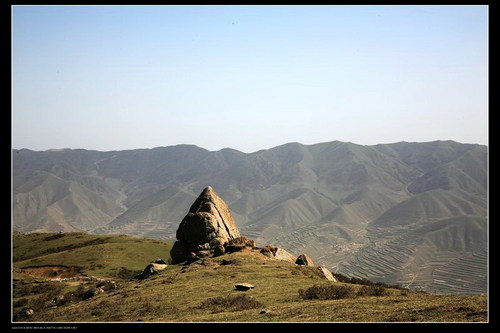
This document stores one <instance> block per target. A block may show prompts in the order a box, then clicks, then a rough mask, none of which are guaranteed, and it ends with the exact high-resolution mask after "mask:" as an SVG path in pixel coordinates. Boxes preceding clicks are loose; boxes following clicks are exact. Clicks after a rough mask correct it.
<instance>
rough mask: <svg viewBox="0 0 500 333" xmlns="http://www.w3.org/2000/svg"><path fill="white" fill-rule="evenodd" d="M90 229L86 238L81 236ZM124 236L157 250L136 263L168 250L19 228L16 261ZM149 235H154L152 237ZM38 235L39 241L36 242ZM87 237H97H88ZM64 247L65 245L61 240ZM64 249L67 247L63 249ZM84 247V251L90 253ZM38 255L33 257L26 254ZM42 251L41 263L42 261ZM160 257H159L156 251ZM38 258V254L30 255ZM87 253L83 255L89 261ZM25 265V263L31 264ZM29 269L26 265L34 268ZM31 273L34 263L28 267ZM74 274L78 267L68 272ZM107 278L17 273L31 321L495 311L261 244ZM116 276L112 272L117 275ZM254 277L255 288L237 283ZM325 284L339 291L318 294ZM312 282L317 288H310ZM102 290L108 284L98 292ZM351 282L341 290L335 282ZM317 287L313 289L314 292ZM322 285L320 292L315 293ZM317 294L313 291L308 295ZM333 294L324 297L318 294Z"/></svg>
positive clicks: (421, 317) (423, 316)
mask: <svg viewBox="0 0 500 333" xmlns="http://www.w3.org/2000/svg"><path fill="white" fill-rule="evenodd" d="M78 237H80V238H78ZM98 239H101V240H103V239H104V242H103V243H102V244H108V245H111V244H119V245H121V246H123V247H124V248H125V249H122V250H121V251H127V250H128V248H134V249H135V250H136V251H137V250H138V249H140V248H141V246H143V247H144V248H148V249H150V252H146V251H144V252H143V251H137V253H136V254H135V256H134V257H129V259H130V260H131V262H130V266H128V265H129V263H125V265H127V266H126V267H127V268H131V267H132V266H133V265H135V263H139V262H141V261H142V266H145V265H147V264H148V263H149V262H150V260H151V255H152V254H154V255H157V254H158V253H161V256H162V257H163V258H164V259H165V260H167V259H168V258H166V257H165V256H164V254H166V253H168V251H165V250H166V246H165V244H164V243H163V242H160V241H156V242H152V241H150V240H141V239H134V238H131V237H123V236H113V237H110V236H94V235H84V234H79V233H73V234H62V236H61V234H31V235H22V234H17V235H15V237H14V250H15V251H14V261H15V267H18V268H19V269H20V267H21V266H22V265H24V264H26V263H29V264H30V265H31V266H29V268H31V269H33V268H46V265H45V264H47V255H46V254H44V253H45V252H46V251H47V250H53V251H54V254H58V257H57V259H56V258H55V257H53V258H52V260H54V261H51V262H52V263H56V262H58V263H60V264H66V263H67V261H66V258H65V257H64V256H62V255H61V254H62V253H63V252H65V251H67V250H68V249H66V250H64V251H63V250H61V249H62V248H64V246H66V247H68V246H69V245H73V246H75V248H74V249H75V250H78V249H79V250H82V251H84V253H87V255H82V256H80V255H75V252H73V253H72V255H73V258H74V260H73V261H72V263H73V264H79V265H85V264H86V261H85V260H84V258H94V253H95V251H94V250H95V246H98V245H97V244H93V245H90V244H89V241H94V242H95V241H96V240H98ZM143 243H144V244H143ZM28 244H31V245H32V246H29V245H28ZM85 244H87V245H85ZM54 246H55V247H54ZM57 249H59V250H57ZM82 253H83V252H82ZM119 253H120V252H118V251H115V252H113V255H112V256H110V257H109V258H108V259H109V260H104V261H101V262H100V263H101V264H102V266H103V268H102V271H103V272H110V273H112V272H113V269H112V268H113V267H117V266H119V265H122V263H123V261H122V259H123V257H121V256H120V255H119ZM26 257H31V258H30V259H25V258H26ZM37 258H40V259H41V261H40V262H39V265H38V266H33V264H34V262H33V261H34V260H36V259H37ZM153 258H155V257H153ZM30 260H31V261H30ZM81 260H83V261H81ZM22 267H24V266H22ZM26 269H27V268H26V267H25V270H26ZM24 273H26V272H24ZM66 273H67V274H68V275H70V273H71V272H66ZM102 277H103V278H106V279H108V280H107V281H105V282H103V281H99V282H93V281H84V280H83V281H75V280H70V281H63V282H51V281H49V280H50V279H51V276H50V274H49V275H47V276H37V278H36V279H37V281H38V283H30V279H29V278H30V277H29V276H28V275H27V274H24V275H23V274H20V273H19V274H18V276H17V279H16V280H15V281H14V290H13V305H14V314H17V313H18V312H20V311H21V309H22V308H23V307H29V308H31V309H34V313H33V314H32V315H31V316H29V317H28V316H27V317H21V318H16V321H21V322H73V323H78V322H134V323H137V322H412V321H423V322H473V321H481V322H485V321H487V320H488V312H487V299H486V297H485V296H479V295H476V296H470V295H432V294H426V293H421V292H412V291H408V290H402V289H394V288H388V287H387V286H385V287H384V286H380V287H378V288H374V287H373V286H372V287H368V286H367V285H366V283H367V281H364V283H365V285H362V284H352V283H345V282H332V281H328V280H325V279H324V277H322V276H321V274H318V271H317V269H316V267H310V266H298V265H294V264H293V263H290V262H286V261H282V260H276V259H271V258H268V257H266V256H265V255H262V254H261V253H260V252H259V250H258V249H246V250H242V251H239V252H235V253H230V254H224V255H222V256H220V257H216V258H205V259H201V260H198V261H196V262H194V263H192V264H191V265H168V266H167V267H166V268H165V269H164V270H162V271H160V272H158V273H157V274H155V275H152V276H150V277H148V278H146V279H143V280H135V281H128V279H125V280H124V279H120V278H119V277H117V276H116V275H103V276H102ZM109 279H111V280H112V281H113V282H112V281H109ZM239 283H249V284H251V285H253V286H254V288H252V289H250V290H248V291H238V290H235V285H236V284H239ZM319 287H321V288H327V289H326V290H331V294H328V295H327V294H317V293H314V291H315V290H317V289H318V288H319ZM310 288H311V289H310ZM94 290H99V292H98V293H92V291H94ZM339 290H340V291H342V290H343V291H349V292H348V293H343V294H338V295H342V296H335V295H337V294H334V293H333V291H339ZM307 291H309V293H308V292H307ZM311 291H312V292H311ZM308 295H310V296H308ZM326 296H328V297H330V298H332V299H318V298H317V297H326Z"/></svg>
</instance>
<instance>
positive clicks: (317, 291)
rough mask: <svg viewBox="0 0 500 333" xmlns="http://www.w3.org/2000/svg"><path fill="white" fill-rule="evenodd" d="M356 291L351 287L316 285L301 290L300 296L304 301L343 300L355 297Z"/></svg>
mask: <svg viewBox="0 0 500 333" xmlns="http://www.w3.org/2000/svg"><path fill="white" fill-rule="evenodd" d="M354 295H355V293H354V289H353V288H352V287H349V286H339V285H327V286H320V285H314V286H312V287H310V288H307V289H299V296H300V297H301V298H303V299H321V300H325V299H341V298H350V297H354Z"/></svg>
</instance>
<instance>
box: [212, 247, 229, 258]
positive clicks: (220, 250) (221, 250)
mask: <svg viewBox="0 0 500 333" xmlns="http://www.w3.org/2000/svg"><path fill="white" fill-rule="evenodd" d="M224 252H226V249H225V248H224V246H223V245H217V246H216V247H215V248H214V257H218V256H221V255H223V254H224Z"/></svg>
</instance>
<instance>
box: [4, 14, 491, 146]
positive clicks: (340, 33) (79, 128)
mask: <svg viewBox="0 0 500 333" xmlns="http://www.w3.org/2000/svg"><path fill="white" fill-rule="evenodd" d="M12 15H13V25H12V36H13V49H12V59H13V66H12V85H13V93H12V98H13V108H12V141H13V142H12V143H13V148H29V149H33V150H46V149H51V148H65V147H68V148H85V149H95V150H104V151H105V150H123V149H135V148H152V147H157V146H169V145H175V144H183V143H185V144H195V145H198V146H200V147H203V148H206V149H209V150H219V149H222V148H225V147H231V148H234V149H238V150H241V151H244V152H253V151H257V150H259V149H266V148H270V147H273V146H277V145H280V144H284V143H287V142H300V143H303V144H313V143H319V142H326V141H334V140H340V141H350V142H354V143H358V144H364V145H371V144H377V143H390V142H397V141H419V142H423V141H433V140H455V141H459V142H463V143H480V144H487V143H488V142H487V140H488V137H487V135H488V132H487V131H488V127H487V126H488V101H487V98H488V77H487V74H488V30H487V24H488V7H487V6H14V7H13V10H12Z"/></svg>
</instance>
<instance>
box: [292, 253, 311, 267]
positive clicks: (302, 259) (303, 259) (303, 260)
mask: <svg viewBox="0 0 500 333" xmlns="http://www.w3.org/2000/svg"><path fill="white" fill-rule="evenodd" d="M295 263H296V264H297V265H302V266H314V262H313V260H312V259H311V257H309V256H308V255H307V254H301V255H300V256H298V257H297V260H295Z"/></svg>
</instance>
